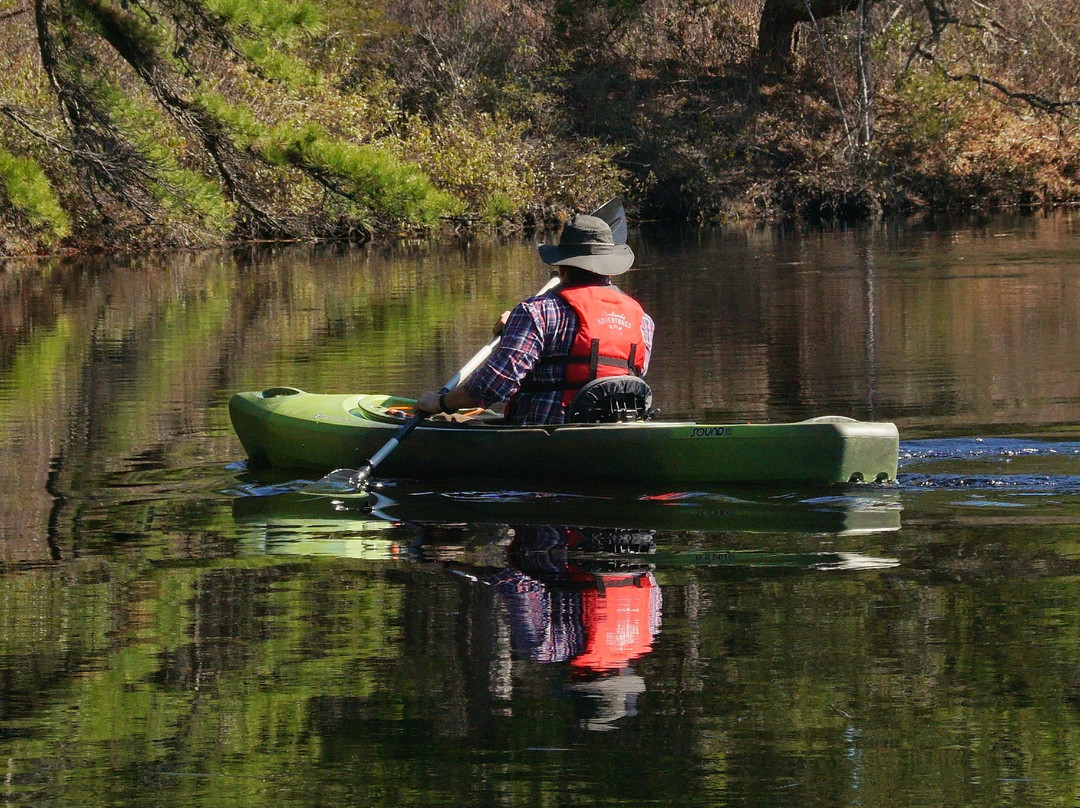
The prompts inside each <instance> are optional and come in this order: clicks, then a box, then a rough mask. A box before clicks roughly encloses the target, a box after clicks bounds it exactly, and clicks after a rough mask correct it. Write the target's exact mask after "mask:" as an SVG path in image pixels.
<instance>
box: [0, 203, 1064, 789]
mask: <svg viewBox="0 0 1080 808" xmlns="http://www.w3.org/2000/svg"><path fill="white" fill-rule="evenodd" d="M631 243H632V245H633V246H634V248H635V250H636V252H637V254H638V256H639V259H638V263H639V265H640V266H642V267H644V268H645V270H644V271H641V272H635V273H632V274H630V275H628V276H625V281H623V282H622V283H621V285H622V286H623V287H624V288H627V289H628V290H630V291H633V292H634V293H635V294H636V295H637V296H638V297H639V298H640V299H641V300H642V301H643V303H644V304H645V306H646V308H647V309H648V310H649V311H650V312H651V313H652V314H653V316H654V317H655V319H656V320H657V325H658V339H657V350H656V353H655V356H654V361H653V369H652V371H651V372H650V382H651V384H652V386H653V388H654V392H655V394H656V403H657V404H658V405H659V406H660V407H661V408H662V410H663V412H664V415H665V416H666V417H680V418H693V419H696V420H700V421H713V420H728V421H750V420H752V421H758V420H795V419H800V418H805V417H811V416H814V415H821V414H825V413H833V414H839V415H849V416H853V417H859V418H876V419H882V420H893V421H895V422H896V423H897V425H898V426H899V427H900V431H901V436H902V446H901V458H900V460H901V465H900V474H899V478H898V480H897V482H896V483H895V484H891V485H873V486H856V487H841V488H836V489H818V490H814V489H800V488H792V487H780V488H771V489H745V488H737V487H736V488H712V489H700V490H699V489H690V490H686V489H671V488H657V489H655V490H652V489H647V488H646V489H644V490H634V491H630V490H598V489H589V488H582V487H576V488H573V489H571V488H569V487H567V486H552V485H546V486H545V485H541V484H532V485H524V484H519V485H499V484H497V483H492V482H491V481H478V480H453V481H449V482H448V483H445V484H441V485H438V486H432V485H427V484H420V483H416V482H410V481H400V480H383V481H381V483H380V484H379V485H378V486H376V488H375V489H374V494H375V495H374V496H373V497H371V498H357V497H352V496H349V495H348V492H347V491H336V492H334V491H331V492H328V493H327V494H325V495H317V496H315V495H311V494H310V493H307V490H308V485H309V484H310V483H311V482H313V481H314V480H313V478H312V477H310V476H305V475H303V474H301V473H295V472H294V473H289V472H280V473H268V472H253V471H249V470H248V469H247V468H246V467H245V465H244V463H243V458H242V455H241V452H240V448H239V446H238V444H237V443H236V441H235V438H234V437H233V435H232V431H231V428H230V426H229V423H228V415H227V411H226V409H225V404H226V401H227V399H228V396H229V395H230V394H231V393H232V392H234V391H236V390H243V389H261V388H264V387H268V386H272V385H277V384H289V385H293V386H297V387H300V388H303V389H308V390H312V391H336V390H355V391H373V392H383V391H385V392H395V393H402V394H411V393H415V392H417V391H419V390H421V389H425V388H432V387H437V386H438V385H439V384H441V383H442V382H443V381H444V380H445V379H446V378H448V377H449V376H451V375H452V374H453V372H454V371H455V370H456V369H457V367H459V366H460V364H462V363H463V362H464V361H465V359H467V358H468V356H470V355H471V354H472V352H473V351H474V350H475V349H476V347H478V346H479V345H481V344H483V343H484V342H485V341H486V339H487V334H488V333H489V328H490V324H491V322H492V320H493V319H494V317H495V316H496V315H497V314H498V312H499V311H501V310H502V309H504V308H506V307H507V306H508V305H509V304H511V303H512V302H514V301H515V300H516V299H518V298H520V297H522V296H525V295H527V294H529V293H531V292H532V291H534V290H535V289H536V288H538V287H539V286H540V285H541V284H542V283H543V281H544V275H543V272H542V270H541V267H540V266H539V264H538V262H537V260H536V259H535V255H534V252H533V249H532V247H531V246H530V245H528V244H508V245H501V246H475V245H469V246H466V247H463V248H460V249H443V248H438V247H435V246H432V245H424V244H416V245H408V246H405V247H396V248H392V249H391V248H386V249H372V250H364V251H343V250H336V249H318V250H312V249H308V248H300V247H298V248H292V249H280V250H268V251H254V252H249V253H237V254H198V255H178V256H169V257H160V256H155V257H153V258H142V259H127V260H120V259H113V260H108V261H106V260H101V261H87V262H79V263H75V264H63V263H58V262H43V263H18V264H11V265H8V266H6V267H5V268H4V269H3V270H0V452H2V459H3V466H2V469H3V470H2V471H0V479H2V480H3V491H4V496H3V497H2V498H0V681H2V683H3V687H2V691H0V753H2V756H0V759H2V760H3V761H4V771H3V780H2V784H0V790H2V791H3V799H4V800H5V801H6V802H7V803H9V804H12V805H35V806H46V805H75V804H83V805H116V806H142V805H147V804H153V805H174V804H175V805H181V804H182V805H185V806H201V805H206V806H244V805H255V804H258V805H267V804H272V805H296V806H306V805H311V806H315V805H320V806H321V805H326V804H332V803H337V804H348V805H352V804H357V805H440V806H441V805H458V804H460V805H517V804H526V803H527V804H529V805H537V804H542V805H560V806H562V805H585V804H588V805H596V804H603V805H623V804H627V805H640V804H648V803H661V804H667V805H687V806H705V805H723V804H743V805H751V804H752V805H763V806H774V805H775V806H779V805H793V804H794V805H822V806H826V805H827V806H836V805H851V806H855V805H877V806H910V805H948V806H957V805H978V806H986V805H999V804H1000V805H1010V806H1016V805H1032V806H1036V805H1037V806H1045V805H1056V804H1061V805H1072V804H1074V803H1075V800H1076V796H1077V786H1076V783H1077V763H1076V761H1077V760H1080V741H1078V738H1080V676H1078V673H1077V671H1078V670H1080V667H1078V664H1080V605H1078V604H1080V583H1078V582H1080V531H1078V526H1080V437H1078V435H1077V432H1076V423H1077V421H1078V420H1080V419H1078V413H1080V371H1078V370H1077V360H1076V357H1077V356H1078V355H1080V295H1078V294H1077V292H1078V284H1080V260H1078V259H1080V217H1077V216H1075V215H1070V214H1059V215H1054V216H1046V217H1044V216H1034V217H1018V218H1014V219H995V220H988V221H985V222H979V223H970V222H965V223H954V224H942V223H940V222H939V223H938V224H936V225H933V226H931V225H928V224H922V225H909V226H906V227H892V228H865V229H856V230H844V231H835V232H824V233H822V232H817V231H801V230H798V229H772V228H744V229H733V230H726V231H681V232H676V231H673V230H670V229H663V228H653V229H649V230H642V231H638V232H636V233H634V234H632V236H631ZM568 545H572V549H567V547H568Z"/></svg>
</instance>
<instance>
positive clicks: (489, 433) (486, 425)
mask: <svg viewBox="0 0 1080 808" xmlns="http://www.w3.org/2000/svg"><path fill="white" fill-rule="evenodd" d="M412 403H413V402H412V400H411V399H405V398H397V397H394V396H385V395H363V394H361V395H357V394H352V395H319V394H313V393H305V392H303V391H301V390H296V389H294V388H291V387H275V388H271V389H268V390H263V391H261V392H246V393H237V394H236V395H234V396H233V397H232V399H231V400H230V401H229V413H230V416H231V418H232V423H233V428H234V429H235V430H236V434H237V436H238V437H239V438H240V442H241V443H242V444H243V447H244V450H245V451H246V452H247V454H248V457H249V458H250V462H251V464H252V465H253V466H255V467H268V466H272V467H279V468H303V469H311V470H319V471H323V472H325V471H329V470H331V469H335V468H359V467H360V466H361V465H363V463H364V462H365V461H366V460H367V459H368V458H369V457H371V455H373V454H374V453H375V452H376V451H378V450H379V449H380V448H381V447H382V446H383V444H384V443H386V441H387V440H389V439H390V438H391V437H393V436H394V434H395V433H396V432H397V430H398V428H399V427H400V426H401V425H402V424H403V423H404V422H405V421H407V420H408V419H409V417H410V416H411V414H412V413H411V405H412ZM898 453H899V436H898V433H897V430H896V426H895V425H893V424H890V423H871V422H863V421H855V420H852V419H850V418H844V417H839V416H826V417H821V418H813V419H810V420H808V421H800V422H798V423H790V424H698V423H684V422H665V421H636V422H630V423H616V424H562V425H558V426H507V425H502V424H500V423H499V422H498V421H497V420H495V419H489V418H484V417H479V418H476V419H473V420H471V421H469V422H466V423H455V422H451V421H437V420H430V421H426V422H424V423H423V424H422V425H421V426H419V427H418V428H417V429H416V430H415V431H414V432H413V433H412V435H411V437H409V439H408V440H405V441H402V443H401V445H400V446H399V447H398V448H397V449H396V450H395V451H394V452H393V453H392V454H390V455H389V456H388V457H387V459H386V461H385V462H384V463H383V464H382V465H381V466H380V467H379V473H380V475H383V476H388V477H399V478H400V477H408V478H420V479H425V478H453V477H476V478H500V479H536V480H540V479H545V480H589V481H595V482H609V481H610V482H622V483H625V482H636V483H646V484H650V485H651V484H653V483H661V482H663V483H667V482H679V483H695V482H696V483H756V484H760V483H777V482H784V483H815V484H816V483H848V482H872V481H883V480H891V479H893V478H894V477H895V476H896V466H897V458H898Z"/></svg>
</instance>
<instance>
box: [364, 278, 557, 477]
mask: <svg viewBox="0 0 1080 808" xmlns="http://www.w3.org/2000/svg"><path fill="white" fill-rule="evenodd" d="M558 285H559V276H558V275H556V276H554V277H553V278H552V279H551V280H549V281H548V282H547V283H545V284H544V285H543V287H542V288H541V289H540V291H539V292H537V293H536V294H537V295H542V294H544V293H546V292H550V291H551V290H552V289H554V288H555V287H556V286H558ZM501 339H502V337H495V338H494V339H492V340H491V341H490V342H488V344H487V345H485V346H484V347H483V348H481V349H480V350H479V351H477V352H476V354H475V355H474V356H473V357H472V359H470V360H469V361H468V362H466V363H465V364H464V365H463V366H462V367H461V369H460V370H459V371H458V372H457V373H455V374H454V375H453V376H451V377H450V378H449V379H448V380H447V382H446V384H444V385H443V386H442V387H441V388H440V389H439V393H440V394H445V393H449V392H450V391H451V390H453V389H454V388H455V387H457V386H458V385H459V384H461V382H462V381H464V380H465V379H467V378H469V376H471V375H472V373H473V371H474V370H476V369H477V368H478V367H480V366H481V365H482V364H484V362H486V361H487V358H488V357H489V356H491V352H492V351H494V350H495V348H496V346H498V344H499V340H501ZM425 418H427V413H426V412H417V413H416V414H415V415H413V417H412V418H410V419H409V420H408V421H407V422H405V423H404V424H402V426H401V428H400V429H398V431H397V432H395V433H394V437H392V438H390V440H388V441H387V442H386V443H384V444H383V446H382V448H381V449H379V451H377V452H376V453H375V454H373V455H372V456H371V458H370V459H369V460H368V461H367V462H366V463H365V464H364V465H363V467H362V468H361V469H360V470H359V471H358V472H357V475H356V477H355V478H354V484H355V485H356V487H357V488H359V487H361V486H362V485H363V484H364V483H366V482H367V480H368V478H369V477H370V476H371V474H372V472H373V471H375V467H376V466H378V465H379V464H380V463H381V462H383V460H385V459H386V457H387V455H389V454H390V453H391V452H392V451H394V449H396V448H397V447H398V444H399V443H401V442H402V441H403V440H405V438H407V437H408V436H409V433H411V432H412V431H413V430H414V429H416V427H418V426H419V425H420V422H421V421H423V420H424V419H425Z"/></svg>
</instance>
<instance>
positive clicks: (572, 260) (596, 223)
mask: <svg viewBox="0 0 1080 808" xmlns="http://www.w3.org/2000/svg"><path fill="white" fill-rule="evenodd" d="M538 249H539V251H540V260H541V261H543V262H544V263H545V264H550V265H551V266H557V267H578V268H579V269H584V270H587V271H589V272H595V273H596V274H597V275H621V274H622V273H624V272H626V270H628V269H630V267H631V266H633V264H634V251H633V250H631V249H630V247H629V246H627V245H626V244H616V243H615V242H614V239H612V237H611V227H610V226H609V225H608V223H607V222H605V221H604V220H603V219H601V218H599V217H597V216H575V217H574V218H573V219H571V220H570V221H569V222H567V223H566V226H565V227H563V230H562V233H561V234H560V235H559V243H558V244H541V245H540V246H539V248H538Z"/></svg>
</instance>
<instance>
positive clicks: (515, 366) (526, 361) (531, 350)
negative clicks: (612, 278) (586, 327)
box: [465, 291, 655, 424]
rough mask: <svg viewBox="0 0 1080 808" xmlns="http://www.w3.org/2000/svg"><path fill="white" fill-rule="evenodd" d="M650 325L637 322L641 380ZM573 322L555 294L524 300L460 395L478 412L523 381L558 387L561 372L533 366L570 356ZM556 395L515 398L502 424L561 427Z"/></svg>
mask: <svg viewBox="0 0 1080 808" xmlns="http://www.w3.org/2000/svg"><path fill="white" fill-rule="evenodd" d="M654 328H655V327H654V324H653V321H652V318H651V317H649V315H647V314H646V315H645V316H644V317H643V318H642V320H641V336H642V339H643V341H644V343H645V352H644V361H645V365H644V368H643V370H642V374H643V375H644V372H645V371H646V370H648V369H649V356H650V354H652V343H653V331H654ZM577 330H578V316H577V312H576V311H574V309H573V307H572V306H571V305H570V304H569V303H567V302H566V301H565V300H564V299H563V298H562V296H561V295H559V294H558V292H557V291H554V292H548V293H547V294H545V295H540V296H539V297H530V298H529V299H528V300H525V301H523V302H521V303H519V304H518V305H517V306H515V307H514V309H513V311H511V312H510V318H509V319H508V320H507V321H506V326H505V327H504V328H503V333H502V341H501V342H500V343H499V347H498V348H497V349H496V350H495V352H494V353H493V354H492V355H491V357H490V358H489V359H488V361H487V363H486V364H485V365H484V366H483V367H481V368H480V369H479V370H477V371H476V373H474V374H473V375H472V376H471V377H469V379H468V380H466V382H465V392H466V393H468V394H469V396H470V397H471V398H472V399H473V400H474V401H475V402H476V403H477V406H480V407H489V406H491V405H492V404H495V403H497V402H500V401H509V400H510V398H511V397H512V396H513V395H514V394H515V393H517V391H518V389H519V388H520V387H521V384H522V382H523V381H526V380H527V381H536V382H540V383H545V382H552V383H554V382H561V381H563V379H564V378H565V376H566V366H565V365H561V364H558V363H554V364H542V365H540V366H537V362H538V361H539V360H540V359H542V358H546V357H564V356H569V355H570V347H571V346H572V345H573V343H574V335H575V334H576V333H577ZM562 396H563V393H562V391H561V390H551V391H544V392H539V393H527V394H523V395H521V396H520V397H519V398H518V399H517V401H516V402H515V405H514V409H513V412H512V413H510V415H509V416H508V420H509V421H510V422H512V423H515V424H561V423H564V422H565V421H566V407H564V406H563V403H562Z"/></svg>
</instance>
